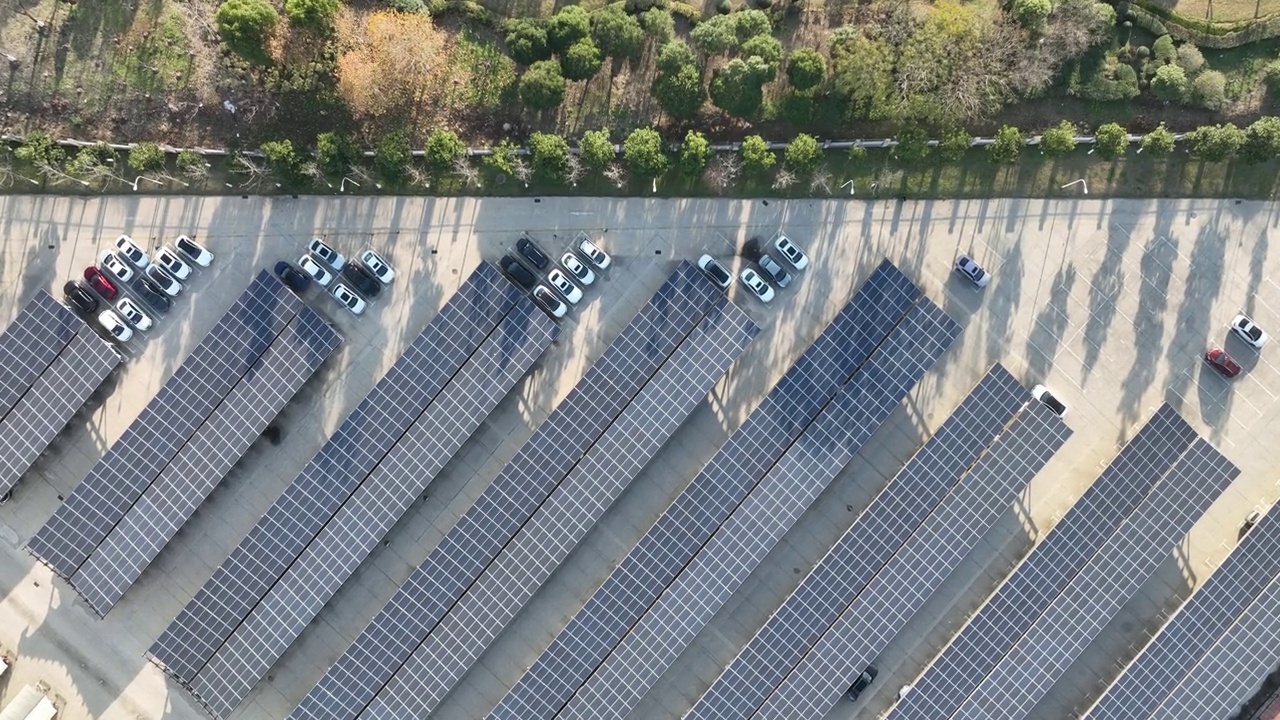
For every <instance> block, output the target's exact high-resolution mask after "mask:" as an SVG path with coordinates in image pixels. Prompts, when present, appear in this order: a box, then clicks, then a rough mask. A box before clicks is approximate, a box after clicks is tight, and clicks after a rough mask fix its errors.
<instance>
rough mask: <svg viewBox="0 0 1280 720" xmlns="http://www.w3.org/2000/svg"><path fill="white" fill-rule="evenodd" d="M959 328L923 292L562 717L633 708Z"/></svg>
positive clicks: (617, 712)
mask: <svg viewBox="0 0 1280 720" xmlns="http://www.w3.org/2000/svg"><path fill="white" fill-rule="evenodd" d="M959 334H960V325H959V324H958V323H956V322H955V321H954V320H952V319H951V318H950V317H948V316H947V314H946V313H944V312H943V311H942V310H941V309H939V308H938V307H937V306H936V305H934V304H933V303H932V302H930V301H929V300H928V299H922V300H920V302H919V303H918V304H917V305H916V306H915V307H914V308H912V309H911V311H910V312H908V313H907V315H906V317H904V318H903V319H902V321H901V323H900V324H899V325H898V327H896V328H894V329H893V331H892V332H890V333H889V336H888V337H887V338H885V340H884V343H883V344H882V345H881V346H880V347H879V348H878V349H877V350H876V351H875V352H874V353H872V355H871V357H870V358H869V360H868V361H867V363H866V364H865V365H864V366H863V367H862V369H861V370H860V371H859V372H858V373H857V374H855V375H854V376H853V379H852V380H850V381H849V383H848V384H847V385H845V386H844V387H843V388H841V390H840V392H839V393H838V394H836V396H835V397H834V398H833V399H832V400H831V402H830V403H829V404H828V405H827V406H826V407H825V408H824V409H823V410H822V412H821V413H820V414H819V415H818V417H817V418H816V419H815V420H814V421H813V424H812V425H810V426H809V428H807V429H806V430H805V432H804V433H803V434H802V435H800V437H799V438H797V439H796V441H795V443H794V444H793V445H792V446H791V447H790V448H788V449H787V451H786V453H785V454H784V455H783V456H782V458H781V459H780V460H779V461H778V463H777V464H776V465H774V467H773V468H772V469H771V470H769V472H768V474H767V475H765V477H764V479H763V480H761V481H760V484H759V486H758V487H756V488H755V489H754V490H752V491H751V493H750V494H748V495H747V497H746V499H745V500H744V501H743V502H742V504H741V505H740V506H739V507H738V508H737V509H736V510H734V511H733V513H732V514H731V515H730V516H729V518H728V520H726V521H725V522H724V524H723V525H721V526H720V528H719V529H718V530H716V532H715V534H714V535H712V537H711V539H710V540H709V541H708V542H707V544H706V545H705V546H704V547H703V548H702V549H701V550H700V551H699V552H698V554H697V555H696V556H695V557H694V559H693V560H692V561H690V563H689V564H688V565H687V566H686V567H685V568H684V570H682V571H681V573H680V575H679V576H678V577H677V578H676V580H675V581H674V582H673V583H671V585H669V586H668V587H667V589H666V590H665V591H663V594H662V595H661V597H659V598H658V600H657V602H656V603H654V605H653V606H652V607H651V608H649V610H648V611H647V612H646V613H645V615H644V616H643V617H642V618H641V619H640V620H639V622H637V623H636V625H635V626H634V627H633V628H632V629H631V631H630V632H629V633H628V634H627V636H626V637H625V638H623V639H622V641H621V642H620V643H618V645H617V646H616V647H615V648H613V651H612V652H611V653H610V654H609V657H608V658H607V659H605V660H604V662H603V663H601V664H600V666H599V667H598V668H596V670H595V672H594V673H593V674H592V676H591V677H590V679H588V680H587V682H586V683H584V684H583V686H582V687H581V688H579V689H578V692H577V693H576V694H575V696H574V697H573V699H572V700H570V701H569V703H568V704H567V705H566V706H565V708H564V709H563V710H562V711H561V713H560V717H564V718H597V719H599V718H621V717H623V716H625V715H626V714H627V713H629V712H630V711H631V709H632V708H633V707H635V705H636V703H638V702H639V701H640V698H641V697H643V695H644V694H645V693H646V692H648V690H649V688H650V687H652V686H653V683H655V682H657V679H658V678H659V677H660V676H661V674H662V673H663V672H664V671H665V670H666V668H667V667H669V666H670V664H671V663H672V662H673V661H674V660H675V658H676V657H677V656H678V655H679V653H680V652H681V651H683V650H684V648H686V647H688V645H689V643H690V642H692V640H693V638H694V636H695V635H696V634H697V633H698V631H699V630H701V629H702V627H703V626H704V625H706V623H707V622H708V621H709V620H710V619H711V617H712V616H713V615H714V614H715V612H716V611H718V610H719V609H720V608H721V607H722V606H723V605H724V603H725V602H727V601H728V599H729V597H730V596H731V595H732V594H733V593H734V592H735V591H736V590H737V589H738V587H739V586H741V584H742V583H743V582H744V581H745V580H746V578H747V576H748V575H749V574H750V573H751V571H752V570H754V569H755V568H756V566H757V565H758V564H759V563H760V561H762V560H763V559H764V557H765V555H767V554H768V553H769V551H770V550H771V549H773V546H774V545H775V544H776V543H777V542H778V540H779V539H781V538H782V536H783V534H785V533H786V532H787V530H789V529H790V528H791V526H792V525H793V524H794V523H795V521H796V520H797V519H799V517H800V515H801V514H802V513H803V512H804V511H805V509H806V508H808V507H809V504H810V503H812V502H813V500H814V499H815V498H817V496H818V494H819V493H821V492H822V490H824V489H825V488H826V487H827V485H828V484H829V483H830V482H831V480H832V479H834V478H835V476H836V474H837V473H838V472H839V471H840V469H841V468H843V467H844V466H845V464H847V463H848V462H849V461H850V460H851V459H853V456H854V454H856V453H857V452H858V450H859V449H861V448H862V446H863V444H864V443H866V441H867V440H868V439H869V438H870V437H871V435H872V434H873V433H874V432H875V431H876V430H877V429H878V428H879V427H880V424H881V423H883V422H884V421H885V419H887V418H888V417H889V414H890V413H892V412H893V411H894V410H895V409H896V408H897V407H898V404H899V403H901V402H902V399H903V398H905V397H906V396H907V393H909V392H910V391H911V388H913V387H914V386H915V384H916V383H917V382H919V380H920V378H922V377H923V376H924V374H925V372H927V371H928V369H929V368H930V367H931V366H932V365H933V363H934V361H936V360H937V359H938V358H939V357H940V356H941V355H942V353H943V352H945V351H946V349H947V348H948V347H950V345H951V343H952V342H953V341H954V340H955V338H956V337H957V336H958V335H959Z"/></svg>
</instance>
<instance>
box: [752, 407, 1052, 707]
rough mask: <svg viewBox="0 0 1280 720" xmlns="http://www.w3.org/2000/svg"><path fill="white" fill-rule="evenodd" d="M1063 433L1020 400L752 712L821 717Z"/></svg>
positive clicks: (1044, 412) (1046, 413) (1042, 410)
mask: <svg viewBox="0 0 1280 720" xmlns="http://www.w3.org/2000/svg"><path fill="white" fill-rule="evenodd" d="M1070 434H1071V430H1070V429H1069V428H1067V426H1066V424H1065V423H1063V422H1062V420H1060V419H1059V418H1058V417H1057V416H1056V415H1054V414H1053V412H1052V411H1050V410H1049V409H1048V408H1046V407H1045V406H1044V405H1042V404H1040V403H1031V404H1029V405H1027V406H1026V408H1025V409H1024V410H1023V411H1022V412H1021V413H1020V414H1019V415H1018V417H1017V418H1016V419H1015V420H1014V421H1013V422H1012V423H1011V424H1010V425H1009V427H1008V429H1007V430H1006V431H1005V432H1004V433H1003V434H1001V435H1000V437H999V438H997V439H996V441H995V443H994V444H992V445H991V446H990V447H989V448H988V449H987V451H986V452H985V453H984V454H983V455H982V457H981V458H979V460H978V462H977V463H975V464H974V466H973V467H972V468H971V469H970V470H969V473H968V474H967V475H966V476H965V478H964V479H963V480H961V482H960V484H959V485H958V486H957V487H956V488H954V489H953V490H952V492H951V493H949V494H948V496H947V499H946V500H944V501H943V504H942V505H941V506H940V507H939V508H938V509H937V510H936V511H934V512H933V513H932V514H931V515H930V516H929V518H928V519H927V520H926V521H925V522H924V524H922V525H921V526H920V528H919V529H918V530H917V531H916V532H915V533H914V534H913V535H912V536H911V538H910V539H909V540H908V541H907V542H906V544H904V545H903V546H902V548H901V549H899V550H898V552H897V553H896V554H895V555H894V557H893V559H892V560H890V561H889V563H888V564H887V565H885V567H884V569H882V570H881V571H880V572H879V573H878V574H877V575H876V577H875V579H874V580H872V581H871V582H870V583H869V584H868V585H867V587H866V589H865V590H863V591H862V592H861V593H860V594H859V595H858V597H857V598H856V599H855V600H854V601H853V602H852V603H851V604H850V605H849V606H848V607H847V608H845V610H844V611H843V612H842V613H841V614H840V617H839V618H838V619H837V620H836V621H835V623H833V624H832V625H831V627H830V628H828V629H827V630H826V632H825V633H823V634H822V635H821V637H820V638H818V639H817V640H816V642H814V643H813V646H812V648H811V649H810V650H809V652H808V653H807V654H806V655H805V656H804V658H803V659H802V660H801V661H800V662H799V663H798V664H797V665H796V667H795V668H793V669H792V670H791V672H790V673H789V674H788V675H787V677H786V679H785V680H784V681H783V682H782V683H781V684H779V686H778V687H777V688H776V689H774V691H773V693H772V694H771V695H770V696H769V697H768V698H767V699H766V700H765V702H764V703H763V704H762V706H761V707H760V709H759V710H758V711H757V712H756V714H755V715H754V716H753V717H758V718H816V717H822V715H823V714H824V713H825V712H827V711H828V710H829V709H830V708H831V707H832V706H834V705H835V704H836V703H837V702H838V701H839V700H840V698H841V697H842V696H843V694H844V692H845V690H846V688H847V687H848V686H849V683H850V682H851V681H852V680H853V679H854V677H856V676H857V674H858V673H861V672H862V671H863V669H864V668H865V667H866V666H867V665H868V664H869V663H870V662H871V661H872V660H873V659H874V658H875V657H876V656H877V655H878V654H879V653H880V652H881V651H882V650H883V649H884V647H885V646H886V645H887V644H888V643H889V642H890V640H892V639H893V637H894V635H896V634H897V633H898V631H899V630H901V628H902V626H903V625H904V624H905V623H906V622H907V621H908V620H909V619H910V618H911V616H912V615H913V614H914V613H915V612H916V611H917V610H918V609H919V608H920V606H921V605H923V604H924V603H925V601H926V600H928V599H929V597H930V596H931V595H932V594H933V593H934V591H935V590H937V588H938V586H939V585H940V584H941V583H942V581H943V580H944V579H945V578H946V577H947V575H949V574H950V572H951V571H952V569H954V568H955V566H956V565H957V564H958V563H959V562H960V560H961V559H962V558H963V557H964V556H965V555H966V554H968V552H969V551H970V550H971V549H972V548H973V547H974V545H975V544H976V543H977V542H978V540H979V539H980V538H981V537H982V535H983V534H985V533H986V531H987V530H988V529H990V527H991V526H992V524H994V523H995V521H996V520H997V519H998V518H999V516H1000V515H1001V514H1002V513H1003V512H1004V511H1005V510H1006V509H1007V508H1008V506H1009V503H1010V502H1011V501H1012V500H1013V498H1014V496H1015V495H1016V494H1017V493H1018V491H1019V490H1021V489H1022V488H1023V487H1025V486H1026V484H1027V483H1028V482H1029V481H1030V480H1031V478H1032V477H1034V476H1035V474H1036V473H1037V472H1039V471H1040V469H1041V468H1042V467H1044V464H1045V463H1046V462H1048V460H1049V458H1050V457H1052V455H1053V453H1054V452H1056V451H1057V449H1058V448H1059V447H1061V445H1062V443H1063V442H1065V441H1066V439H1067V437H1068V436H1069V435H1070Z"/></svg>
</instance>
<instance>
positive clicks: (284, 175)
mask: <svg viewBox="0 0 1280 720" xmlns="http://www.w3.org/2000/svg"><path fill="white" fill-rule="evenodd" d="M258 149H259V150H261V151H262V157H263V159H265V160H266V161H267V167H269V168H271V172H273V173H275V176H276V177H277V178H279V179H280V182H281V183H282V184H284V185H286V186H288V185H297V184H298V183H299V182H301V180H302V165H303V162H304V161H303V159H302V156H301V155H299V154H298V151H297V150H295V149H294V147H293V141H291V140H273V141H271V142H264V143H262V146H261V147H259V148H258Z"/></svg>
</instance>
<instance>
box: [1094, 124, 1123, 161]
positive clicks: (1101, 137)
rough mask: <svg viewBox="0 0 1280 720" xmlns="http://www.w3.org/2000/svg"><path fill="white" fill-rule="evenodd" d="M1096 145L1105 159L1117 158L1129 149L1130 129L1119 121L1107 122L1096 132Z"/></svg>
mask: <svg viewBox="0 0 1280 720" xmlns="http://www.w3.org/2000/svg"><path fill="white" fill-rule="evenodd" d="M1094 140H1095V141H1096V143H1095V145H1094V147H1096V148H1097V149H1098V154H1099V155H1101V156H1102V157H1103V158H1104V159H1107V160H1115V159H1116V158H1118V157H1120V156H1121V155H1124V152H1125V151H1126V150H1128V149H1129V131H1127V130H1125V129H1124V128H1123V127H1121V126H1120V125H1118V124H1117V123H1107V124H1106V125H1103V126H1101V127H1099V128H1098V132H1096V133H1095V134H1094Z"/></svg>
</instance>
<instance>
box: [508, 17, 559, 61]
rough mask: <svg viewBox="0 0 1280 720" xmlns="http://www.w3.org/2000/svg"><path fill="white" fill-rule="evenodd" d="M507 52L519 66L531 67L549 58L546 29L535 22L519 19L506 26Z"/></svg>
mask: <svg viewBox="0 0 1280 720" xmlns="http://www.w3.org/2000/svg"><path fill="white" fill-rule="evenodd" d="M506 40H507V51H508V52H510V53H511V57H512V59H514V60H515V61H516V62H518V63H520V64H521V65H532V64H534V63H536V62H538V61H539V60H546V59H548V58H550V57H551V46H550V45H549V44H548V43H547V29H546V27H545V26H544V25H543V24H542V23H540V22H538V21H537V20H531V19H528V18H521V19H520V20H514V21H512V22H511V24H509V25H508V26H507V38H506Z"/></svg>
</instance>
